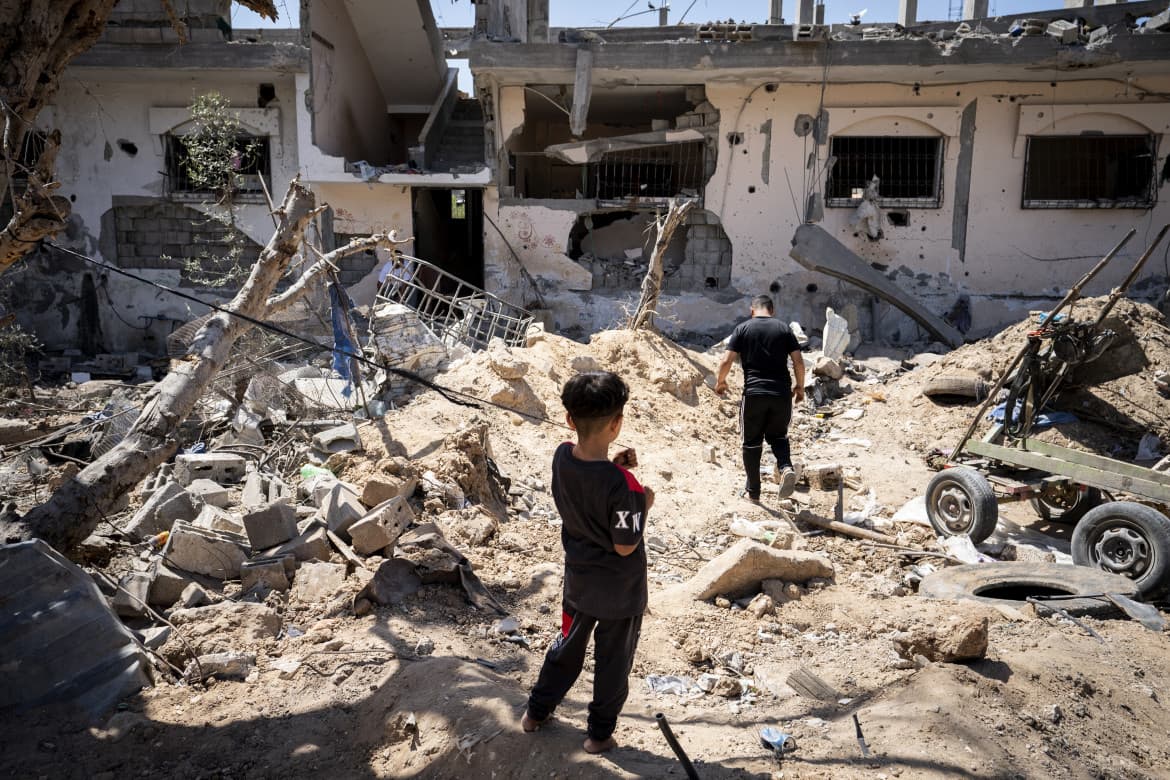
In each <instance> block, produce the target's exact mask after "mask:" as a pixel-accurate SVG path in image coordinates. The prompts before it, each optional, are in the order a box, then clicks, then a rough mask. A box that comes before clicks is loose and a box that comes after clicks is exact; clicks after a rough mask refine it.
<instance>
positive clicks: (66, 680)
mask: <svg viewBox="0 0 1170 780" xmlns="http://www.w3.org/2000/svg"><path fill="white" fill-rule="evenodd" d="M0 659H3V661H2V662H0V714H4V715H11V714H14V713H18V712H24V711H27V710H30V709H34V708H37V709H41V708H45V707H48V706H50V705H66V706H68V707H69V708H71V709H75V710H77V711H79V712H81V713H83V714H84V715H85V716H87V717H88V718H93V719H96V718H98V717H99V716H100V715H102V713H104V712H105V711H107V710H108V709H109V708H110V707H112V706H113V705H114V703H115V702H117V701H118V700H119V699H121V698H123V697H124V696H127V695H129V694H131V693H135V692H137V691H138V690H140V689H142V688H144V687H146V686H149V685H150V677H149V676H148V671H147V670H148V661H147V659H146V656H145V655H144V654H143V652H142V651H141V650H140V649H139V647H138V645H137V644H136V643H135V641H134V636H133V634H132V633H131V632H130V630H129V629H127V628H126V627H125V626H123V625H122V621H121V620H119V619H118V617H117V616H116V615H115V614H114V612H113V610H111V609H110V608H109V606H107V604H106V600H105V598H104V597H103V596H102V594H101V591H99V590H98V587H97V585H96V584H95V583H94V581H93V579H92V578H91V577H90V576H89V575H88V574H86V573H85V572H84V571H82V569H81V568H80V567H78V566H77V565H76V564H74V563H72V562H70V561H69V560H67V559H66V558H64V557H63V556H62V555H61V554H60V553H58V552H56V551H55V550H53V549H52V548H51V547H49V546H48V545H47V544H45V543H44V542H42V541H40V540H39V539H34V540H32V541H29V542H20V543H18V544H10V545H3V546H0Z"/></svg>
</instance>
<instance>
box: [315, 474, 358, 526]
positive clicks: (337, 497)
mask: <svg viewBox="0 0 1170 780" xmlns="http://www.w3.org/2000/svg"><path fill="white" fill-rule="evenodd" d="M321 513H322V516H323V518H324V520H325V525H327V526H328V527H329V530H330V531H333V532H334V533H342V532H344V531H348V530H349V527H350V526H351V525H353V524H354V523H356V522H357V521H358V520H361V519H362V517H364V516H365V514H366V508H365V506H363V505H362V502H361V501H360V500H358V496H357V492H356V491H355V490H354V489H353V488H352V487H351V486H350V485H347V484H345V483H344V482H334V483H333V484H332V485H331V486H330V487H329V492H328V493H327V494H326V495H325V498H324V500H323V501H322V503H321Z"/></svg>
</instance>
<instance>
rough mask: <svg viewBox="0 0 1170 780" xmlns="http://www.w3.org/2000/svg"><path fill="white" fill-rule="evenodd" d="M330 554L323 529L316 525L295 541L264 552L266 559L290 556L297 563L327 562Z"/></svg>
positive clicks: (331, 549)
mask: <svg viewBox="0 0 1170 780" xmlns="http://www.w3.org/2000/svg"><path fill="white" fill-rule="evenodd" d="M332 554H333V547H332V546H331V545H330V544H329V537H328V535H326V533H325V529H324V528H323V527H322V526H320V525H317V524H316V523H314V524H313V525H311V526H309V527H308V528H306V529H305V530H304V531H302V532H301V533H300V534H299V535H298V536H297V537H296V538H295V539H290V540H288V541H287V542H285V543H284V544H282V545H278V546H277V547H273V548H272V549H269V550H265V551H264V557H266V558H273V557H280V556H283V555H292V556H294V557H295V558H296V559H297V560H298V561H314V560H316V561H327V560H329V557H330V556H331V555H332Z"/></svg>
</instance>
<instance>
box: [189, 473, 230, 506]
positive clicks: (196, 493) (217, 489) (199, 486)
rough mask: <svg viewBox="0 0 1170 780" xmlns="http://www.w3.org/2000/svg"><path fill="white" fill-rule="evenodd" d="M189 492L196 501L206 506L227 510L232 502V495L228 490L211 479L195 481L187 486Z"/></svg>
mask: <svg viewBox="0 0 1170 780" xmlns="http://www.w3.org/2000/svg"><path fill="white" fill-rule="evenodd" d="M187 492H188V493H190V494H191V495H192V496H193V497H194V498H195V500H196V501H200V502H202V503H204V504H209V505H211V506H215V507H219V508H220V509H226V508H227V505H228V502H229V500H230V496H231V494H230V493H229V492H228V489H227V488H225V487H224V486H223V485H221V484H219V483H218V482H212V481H211V480H210V479H195V480H192V481H191V484H190V485H188V486H187Z"/></svg>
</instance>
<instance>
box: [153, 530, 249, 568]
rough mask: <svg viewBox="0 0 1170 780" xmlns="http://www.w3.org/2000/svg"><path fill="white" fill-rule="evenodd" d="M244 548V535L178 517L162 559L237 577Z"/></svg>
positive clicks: (179, 564)
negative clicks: (197, 524)
mask: <svg viewBox="0 0 1170 780" xmlns="http://www.w3.org/2000/svg"><path fill="white" fill-rule="evenodd" d="M247 548H248V540H247V539H246V538H245V537H243V536H239V535H237V534H232V533H227V532H225V531H212V530H209V529H205V528H198V527H196V526H194V525H191V524H190V523H185V522H183V521H182V520H178V521H176V522H175V524H174V525H173V526H172V527H171V535H170V537H169V538H168V539H167V544H166V547H165V548H163V558H164V559H166V561H167V563H169V564H170V565H172V566H175V567H178V568H180V569H183V570H184V571H190V572H195V573H196V574H206V575H207V576H208V577H215V578H217V579H221V580H227V579H235V578H236V577H238V576H240V566H241V565H242V564H243V563H244V561H246V560H247V559H248V556H247V553H246V550H247Z"/></svg>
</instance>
